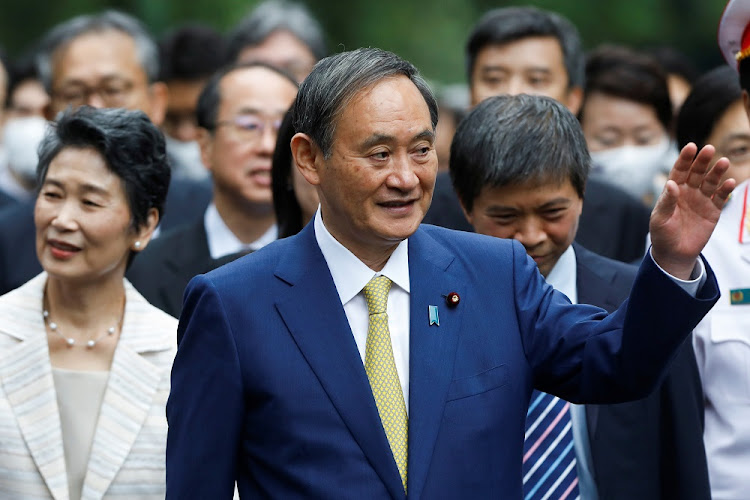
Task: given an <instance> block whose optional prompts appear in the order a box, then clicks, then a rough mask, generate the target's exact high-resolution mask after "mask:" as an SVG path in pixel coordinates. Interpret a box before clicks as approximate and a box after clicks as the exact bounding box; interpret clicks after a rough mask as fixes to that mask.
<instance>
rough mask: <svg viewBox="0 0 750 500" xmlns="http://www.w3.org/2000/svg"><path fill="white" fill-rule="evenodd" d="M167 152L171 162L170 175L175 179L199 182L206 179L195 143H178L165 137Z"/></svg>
mask: <svg viewBox="0 0 750 500" xmlns="http://www.w3.org/2000/svg"><path fill="white" fill-rule="evenodd" d="M166 139H167V152H168V153H169V155H170V157H171V158H172V160H173V165H172V168H173V169H174V170H173V171H172V174H173V175H175V176H177V177H182V178H188V179H194V180H200V179H205V178H206V177H208V170H206V169H205V167H204V166H203V162H202V161H201V148H200V146H198V142H197V141H179V140H177V139H175V138H173V137H169V136H166Z"/></svg>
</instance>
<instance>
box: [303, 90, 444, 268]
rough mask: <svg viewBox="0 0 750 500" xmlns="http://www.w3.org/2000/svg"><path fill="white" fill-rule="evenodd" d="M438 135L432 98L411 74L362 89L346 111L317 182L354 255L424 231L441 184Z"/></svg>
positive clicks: (327, 213) (330, 220)
mask: <svg viewBox="0 0 750 500" xmlns="http://www.w3.org/2000/svg"><path fill="white" fill-rule="evenodd" d="M434 140H435V134H434V130H433V127H432V122H431V120H430V112H429V109H428V107H427V103H426V102H425V100H424V97H422V94H420V92H419V90H418V89H417V87H416V86H415V85H414V84H413V83H412V82H411V80H409V79H408V78H407V77H405V76H397V77H392V78H386V79H384V80H381V81H380V82H378V83H376V84H375V85H374V86H372V87H369V88H367V89H365V90H362V91H360V92H359V93H358V94H357V95H356V96H355V97H354V98H353V99H352V100H351V102H350V103H349V104H348V105H347V106H346V107H345V108H344V110H343V111H342V112H341V114H340V115H339V118H338V120H337V122H336V132H335V135H334V140H333V147H332V151H331V156H330V158H329V159H325V158H323V156H322V154H320V155H318V156H317V157H316V160H315V161H316V170H317V176H316V178H314V179H313V180H312V183H313V184H315V185H317V186H318V193H319V195H320V203H321V210H322V216H323V221H324V222H325V225H326V228H327V229H328V230H329V231H330V232H331V234H332V235H333V236H334V237H335V238H336V239H337V240H338V241H339V242H340V243H342V244H343V245H344V246H345V247H347V248H348V249H349V250H350V251H352V253H354V254H355V255H357V256H360V258H361V256H362V255H367V254H368V253H372V252H379V251H387V250H388V249H390V248H393V247H395V246H396V245H398V243H399V242H400V241H402V240H404V239H405V238H408V237H409V236H411V235H412V234H413V233H414V231H416V230H417V228H418V227H419V224H420V222H422V219H423V218H424V215H425V213H426V212H427V209H428V208H429V206H430V201H431V200H432V191H433V188H434V185H435V175H436V173H437V155H436V153H435V149H434ZM308 180H310V179H308Z"/></svg>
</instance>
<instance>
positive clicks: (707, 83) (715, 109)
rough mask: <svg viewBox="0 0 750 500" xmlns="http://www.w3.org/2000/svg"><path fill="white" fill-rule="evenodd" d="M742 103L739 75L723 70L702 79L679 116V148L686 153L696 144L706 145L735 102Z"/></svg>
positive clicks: (714, 71) (696, 84)
mask: <svg viewBox="0 0 750 500" xmlns="http://www.w3.org/2000/svg"><path fill="white" fill-rule="evenodd" d="M738 101H739V102H741V101H742V88H741V87H740V83H739V82H738V81H737V72H735V71H734V69H732V68H730V67H729V66H720V67H718V68H715V69H713V70H711V71H709V72H708V73H706V74H705V75H703V76H701V77H700V78H698V80H696V81H695V83H694V84H693V89H692V90H691V91H690V94H689V95H688V96H687V98H686V99H685V102H684V103H683V104H682V108H681V109H680V113H679V115H677V127H676V128H677V145H678V147H679V148H680V149H682V148H683V147H684V146H685V145H686V144H687V143H689V142H694V143H695V144H696V145H697V146H698V148H699V149H700V148H702V147H703V146H705V145H706V141H707V140H708V136H710V135H711V132H712V131H713V129H714V127H715V126H716V123H717V122H718V121H719V120H720V119H721V117H722V116H723V115H724V113H725V112H726V110H727V108H729V107H730V106H731V105H732V104H734V103H735V102H738Z"/></svg>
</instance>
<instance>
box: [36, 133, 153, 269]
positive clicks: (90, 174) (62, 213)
mask: <svg viewBox="0 0 750 500" xmlns="http://www.w3.org/2000/svg"><path fill="white" fill-rule="evenodd" d="M34 223H35V224H36V251H37V256H38V257H39V262H40V263H41V264H42V267H43V268H44V270H45V271H47V273H48V274H49V275H50V276H51V277H55V278H59V279H66V280H73V281H76V282H86V283H91V282H96V281H102V280H106V279H108V278H113V279H122V277H123V275H124V274H125V268H126V265H127V260H128V256H129V254H130V251H131V250H134V249H135V242H136V241H138V240H139V237H140V236H142V235H139V234H138V233H137V232H136V231H135V230H133V229H132V227H131V213H130V207H129V206H128V201H127V198H126V195H125V190H124V187H123V183H122V181H121V180H120V178H119V177H118V176H117V175H116V174H114V173H113V172H111V171H110V170H109V169H108V168H107V166H106V164H105V161H104V158H103V157H102V156H101V155H100V154H99V153H98V152H97V151H96V150H94V149H91V148H74V147H67V148H65V149H63V150H62V151H60V153H58V154H57V156H55V158H54V159H53V160H52V162H51V163H50V166H49V169H48V171H47V175H46V177H45V179H44V182H43V183H42V186H41V190H40V192H39V197H38V198H37V200H36V206H35V209H34ZM144 245H145V242H143V243H142V245H141V246H144Z"/></svg>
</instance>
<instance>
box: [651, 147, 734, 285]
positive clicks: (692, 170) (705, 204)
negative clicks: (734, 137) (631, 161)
mask: <svg viewBox="0 0 750 500" xmlns="http://www.w3.org/2000/svg"><path fill="white" fill-rule="evenodd" d="M697 150H698V148H697V147H696V145H695V144H693V143H689V144H688V145H686V146H685V147H684V148H682V151H681V152H680V156H679V157H678V158H677V161H676V162H675V164H674V167H672V171H671V172H670V173H669V179H668V180H667V183H666V185H665V186H664V191H663V192H662V194H661V196H660V197H659V200H658V201H657V202H656V206H655V207H654V210H653V212H652V213H651V222H650V230H651V242H652V248H651V253H652V255H653V257H654V260H655V261H656V263H657V264H659V266H661V268H662V269H664V270H665V271H666V272H668V273H669V274H671V275H672V276H674V277H676V278H680V279H684V280H687V279H690V275H691V273H692V271H693V268H694V267H695V262H696V259H697V258H698V255H699V254H700V252H701V251H702V250H703V247H704V246H705V245H706V243H707V242H708V239H709V238H710V237H711V233H712V232H713V230H714V227H716V223H717V222H718V220H719V215H721V209H722V208H723V207H724V204H725V203H726V201H727V199H728V197H729V194H730V193H731V192H732V190H733V189H734V186H735V181H734V179H726V180H724V181H722V177H723V176H724V174H725V173H726V171H727V168H729V160H727V159H726V158H721V159H719V160H718V161H717V162H716V163H715V164H714V165H713V166H711V159H712V158H713V155H714V151H715V150H714V147H713V146H710V145H708V146H705V147H704V148H703V149H701V150H700V152H699V153H698V154H697V155H696V151H697Z"/></svg>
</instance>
